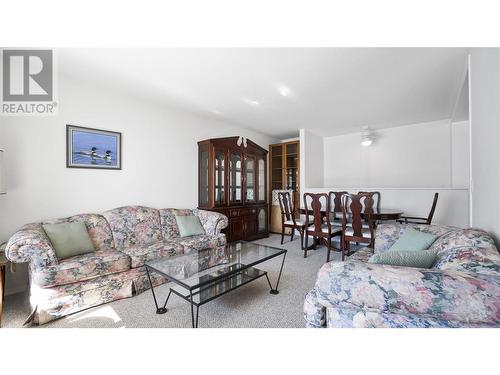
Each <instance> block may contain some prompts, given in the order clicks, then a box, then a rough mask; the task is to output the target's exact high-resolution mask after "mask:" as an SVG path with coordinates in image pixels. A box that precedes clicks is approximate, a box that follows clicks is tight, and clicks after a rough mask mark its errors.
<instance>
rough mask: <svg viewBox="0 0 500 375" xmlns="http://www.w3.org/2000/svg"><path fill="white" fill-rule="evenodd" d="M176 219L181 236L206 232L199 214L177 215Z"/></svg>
mask: <svg viewBox="0 0 500 375" xmlns="http://www.w3.org/2000/svg"><path fill="white" fill-rule="evenodd" d="M175 221H176V222H177V227H178V228H179V237H191V236H198V235H200V234H206V233H205V229H203V226H202V225H201V222H200V218H199V217H198V216H194V215H184V216H176V217H175Z"/></svg>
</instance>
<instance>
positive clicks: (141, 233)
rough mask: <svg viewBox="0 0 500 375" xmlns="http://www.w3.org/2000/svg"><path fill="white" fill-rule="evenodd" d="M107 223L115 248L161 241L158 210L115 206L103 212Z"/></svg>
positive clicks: (120, 248) (119, 248) (121, 248)
mask: <svg viewBox="0 0 500 375" xmlns="http://www.w3.org/2000/svg"><path fill="white" fill-rule="evenodd" d="M103 216H104V217H105V218H106V220H107V221H108V223H109V226H110V227H111V231H112V232H113V238H114V242H115V246H116V249H117V250H123V249H125V248H127V247H135V246H139V245H140V246H144V245H149V244H153V243H157V242H159V241H161V240H162V239H163V238H162V234H161V229H160V215H159V212H158V210H156V209H154V208H149V207H141V206H126V207H120V208H115V209H113V210H110V211H106V212H104V213H103Z"/></svg>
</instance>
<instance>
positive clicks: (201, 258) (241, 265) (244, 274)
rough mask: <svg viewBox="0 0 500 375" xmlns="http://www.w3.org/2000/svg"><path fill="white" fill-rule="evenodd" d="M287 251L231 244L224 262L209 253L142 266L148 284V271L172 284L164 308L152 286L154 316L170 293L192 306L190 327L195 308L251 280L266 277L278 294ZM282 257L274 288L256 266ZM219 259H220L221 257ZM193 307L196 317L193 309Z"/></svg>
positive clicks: (161, 310) (162, 309) (195, 322)
mask: <svg viewBox="0 0 500 375" xmlns="http://www.w3.org/2000/svg"><path fill="white" fill-rule="evenodd" d="M286 253H287V251H286V250H285V249H279V248H275V247H271V246H267V245H259V244H256V243H253V242H245V241H239V242H233V243H230V244H228V245H226V248H225V254H224V255H225V256H224V257H223V259H220V260H217V259H214V257H215V255H214V253H213V251H211V250H201V251H193V252H192V253H189V254H183V255H177V256H172V257H166V258H160V259H156V260H152V261H148V262H146V263H145V266H146V271H147V275H148V278H149V282H150V284H151V278H150V276H151V275H150V272H157V273H160V274H161V275H163V276H165V277H166V278H167V279H168V280H169V281H172V282H173V285H172V286H171V287H170V291H169V293H168V296H167V299H166V300H165V303H164V304H163V307H161V305H159V304H158V300H157V298H156V293H155V290H154V289H155V288H154V287H153V285H152V284H151V292H152V294H153V299H154V303H155V306H156V313H157V314H165V313H166V312H167V311H168V310H167V308H166V306H167V303H168V300H169V298H170V295H171V294H172V293H174V294H176V295H177V296H179V297H181V298H183V299H184V300H186V301H187V302H189V303H190V304H191V320H192V326H193V328H194V327H198V309H199V307H200V306H201V305H203V304H205V303H207V302H209V301H211V300H213V299H215V298H218V297H220V296H222V295H224V294H226V293H229V292H231V291H233V290H235V289H238V288H239V287H241V286H243V285H245V284H248V283H249V282H251V281H254V280H257V279H259V278H261V277H265V278H266V280H267V282H268V284H269V288H270V293H271V294H278V293H279V291H278V285H279V281H280V278H281V272H282V271H283V265H284V263H285V257H286ZM280 255H283V260H282V261H281V267H280V270H279V275H278V279H277V281H276V286H274V287H273V286H272V284H271V281H270V280H269V276H268V274H267V272H266V271H263V270H260V269H257V268H254V266H255V265H257V264H259V263H262V262H265V261H267V260H269V259H272V258H275V257H277V256H280ZM221 258H222V257H221ZM195 307H196V314H195V313H194V309H195Z"/></svg>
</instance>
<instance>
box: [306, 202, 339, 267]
mask: <svg viewBox="0 0 500 375" xmlns="http://www.w3.org/2000/svg"><path fill="white" fill-rule="evenodd" d="M322 201H323V202H324V204H323V203H322ZM304 208H305V212H306V213H309V212H312V219H313V221H312V222H310V215H307V214H306V218H305V219H306V227H305V233H304V234H305V236H306V238H305V240H306V241H305V242H306V244H305V246H304V258H307V251H308V250H309V246H308V244H309V236H312V237H313V238H314V241H315V243H314V245H313V246H314V247H313V248H315V246H316V245H320V244H321V243H322V242H323V243H324V244H325V245H326V247H327V255H326V262H327V263H328V262H329V261H330V251H331V249H332V238H333V237H335V236H342V227H338V226H334V225H332V223H331V222H330V199H329V196H328V194H326V193H321V194H313V193H304ZM322 209H323V210H324V216H325V222H323V213H322V212H321V211H322ZM339 250H340V249H339Z"/></svg>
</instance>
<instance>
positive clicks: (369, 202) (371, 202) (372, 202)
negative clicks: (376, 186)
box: [358, 191, 380, 213]
mask: <svg viewBox="0 0 500 375" xmlns="http://www.w3.org/2000/svg"><path fill="white" fill-rule="evenodd" d="M358 194H367V195H368V199H366V200H365V202H364V211H363V212H364V213H368V211H369V210H373V209H375V208H376V209H377V211H379V210H380V191H358Z"/></svg>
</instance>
